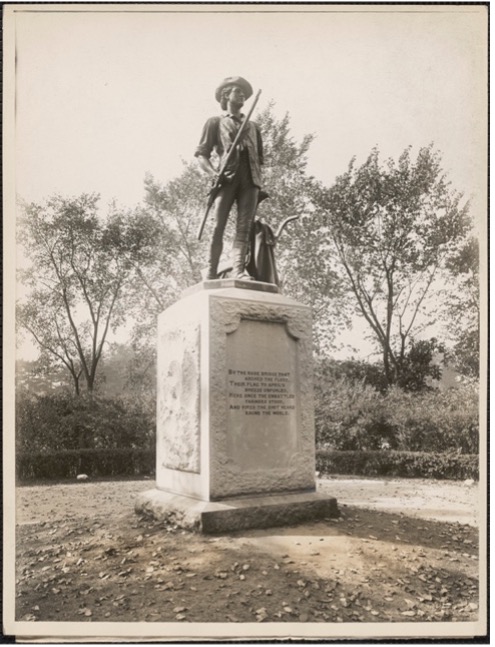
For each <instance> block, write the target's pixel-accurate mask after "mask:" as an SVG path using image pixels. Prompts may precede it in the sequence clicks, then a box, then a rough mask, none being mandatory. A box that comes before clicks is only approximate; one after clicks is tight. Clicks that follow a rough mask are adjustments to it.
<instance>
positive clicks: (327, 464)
mask: <svg viewBox="0 0 495 647" xmlns="http://www.w3.org/2000/svg"><path fill="white" fill-rule="evenodd" d="M316 467H317V470H319V471H320V472H321V473H322V474H324V475H327V476H328V475H331V474H356V475H359V476H396V477H403V478H406V477H408V478H433V479H454V480H461V479H467V478H472V479H478V478H479V464H478V456H477V455H473V454H454V453H451V454H446V453H442V454H436V453H432V452H402V451H393V450H389V451H367V452H366V451H357V452H355V451H332V450H328V449H319V450H317V452H316Z"/></svg>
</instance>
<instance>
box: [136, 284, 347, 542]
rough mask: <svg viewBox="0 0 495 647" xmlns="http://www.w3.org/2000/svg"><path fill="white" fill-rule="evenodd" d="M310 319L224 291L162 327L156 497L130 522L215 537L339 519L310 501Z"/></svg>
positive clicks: (193, 293) (193, 297) (319, 499)
mask: <svg viewBox="0 0 495 647" xmlns="http://www.w3.org/2000/svg"><path fill="white" fill-rule="evenodd" d="M311 351H312V348H311V315H310V310H309V308H307V307H306V306H304V305H301V304H300V303H298V302H296V301H294V300H293V299H290V298H288V297H285V296H283V295H281V294H279V293H278V288H277V287H276V286H275V285H271V284H267V283H259V282H256V281H239V280H235V279H224V280H217V281H205V282H203V283H200V284H198V285H197V286H194V287H193V288H191V289H189V290H188V291H186V292H185V293H184V295H183V298H182V299H181V300H180V301H178V302H177V303H175V304H174V305H173V306H171V307H170V308H169V309H168V310H166V311H165V312H163V313H162V314H161V315H160V317H159V321H158V373H157V465H156V485H157V489H155V490H150V491H148V492H144V493H142V494H141V495H140V496H139V497H138V500H137V502H136V511H137V512H139V513H141V514H148V515H152V516H153V517H155V518H157V519H161V520H169V521H172V522H174V523H175V524H177V525H179V526H182V527H186V528H191V529H197V530H201V531H203V532H220V531H229V530H237V529H241V528H254V527H268V526H274V525H285V524H290V523H296V522H300V521H307V520H313V519H318V518H322V517H331V516H336V515H337V514H338V510H337V503H336V500H335V499H333V498H331V497H326V496H321V495H319V494H317V493H316V484H315V441H314V407H313V375H312V360H311Z"/></svg>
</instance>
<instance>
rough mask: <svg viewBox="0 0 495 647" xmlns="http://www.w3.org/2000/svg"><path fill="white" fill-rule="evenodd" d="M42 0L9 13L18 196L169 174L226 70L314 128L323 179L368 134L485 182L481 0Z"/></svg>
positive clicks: (302, 126)
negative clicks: (346, 1) (280, 3)
mask: <svg viewBox="0 0 495 647" xmlns="http://www.w3.org/2000/svg"><path fill="white" fill-rule="evenodd" d="M40 8H41V9H42V11H37V12H36V11H35V12H32V11H31V12H21V13H20V14H19V13H18V14H17V15H16V37H17V38H16V40H17V42H16V48H17V50H16V55H17V75H16V81H17V94H16V101H17V104H16V109H17V120H16V138H17V140H16V141H17V169H16V170H17V181H16V185H17V186H16V190H17V192H18V194H19V195H20V196H21V197H23V198H24V199H26V200H39V199H42V198H44V197H46V196H48V195H49V194H50V193H53V192H61V193H64V194H77V193H80V192H83V191H96V192H98V193H101V194H102V197H103V199H104V201H108V200H110V199H112V198H115V199H116V200H117V201H118V202H119V203H121V204H124V205H126V206H132V205H133V204H135V203H137V202H139V201H140V200H141V199H142V197H143V179H144V175H145V173H146V172H147V171H149V172H151V173H152V174H153V175H154V176H155V177H156V178H157V179H159V180H162V181H167V180H169V179H171V178H172V177H174V176H175V175H177V174H179V173H180V170H181V159H185V160H190V159H192V156H193V152H194V148H195V146H196V144H197V142H198V139H199V135H200V131H201V128H202V126H203V122H204V121H205V119H206V118H207V117H209V116H212V115H213V114H217V113H218V112H219V105H218V104H217V103H216V101H215V99H214V89H215V87H216V86H217V85H218V83H219V81H220V80H221V79H223V78H224V77H225V76H230V75H241V76H244V77H245V78H247V79H248V80H249V81H250V82H251V84H252V85H253V88H254V89H255V90H257V89H260V88H261V89H262V96H261V99H260V103H259V109H262V108H263V107H264V106H265V105H266V104H267V102H268V101H270V100H273V101H274V102H275V104H276V112H277V114H279V115H280V116H282V115H283V114H284V113H285V112H286V111H288V112H289V113H290V115H291V118H292V131H293V133H294V135H295V137H296V138H301V137H302V136H303V135H304V134H306V133H314V134H315V135H316V140H315V142H314V144H313V146H312V148H311V149H310V154H309V170H310V172H311V173H312V174H314V175H315V176H316V177H318V178H319V179H321V180H323V181H325V182H327V183H331V182H333V180H334V179H335V177H336V175H338V174H340V173H342V172H344V171H345V169H346V166H347V164H348V162H349V160H350V158H351V157H352V156H353V155H356V156H357V157H358V160H362V161H364V159H365V157H366V155H367V154H368V153H369V151H370V150H371V148H372V147H373V146H375V145H378V146H379V148H380V150H381V151H382V152H383V154H384V155H386V156H388V155H392V156H398V155H399V154H400V152H401V151H402V150H403V149H404V148H405V147H406V146H407V145H409V144H412V145H413V146H414V147H415V150H417V148H418V147H419V146H422V145H427V144H429V143H430V142H432V141H433V142H434V143H435V145H436V146H437V147H438V148H439V149H440V150H441V151H442V153H443V155H444V161H445V168H446V170H447V171H448V172H449V175H450V177H451V178H452V180H453V182H454V184H455V186H456V188H458V189H460V190H462V191H465V192H466V193H467V194H469V195H471V194H473V196H476V194H477V193H478V192H479V191H481V190H482V188H483V183H484V181H485V172H486V171H485V167H484V164H485V152H486V149H485V140H486V129H485V128H486V125H485V123H484V122H485V121H486V83H487V82H486V44H485V41H486V38H485V26H484V24H485V23H484V20H485V19H484V13H485V9H486V8H484V7H476V6H471V7H469V6H464V7H454V6H436V7H435V6H433V7H426V6H425V7H421V6H411V7H409V10H408V11H404V8H402V10H399V9H398V8H397V7H391V6H390V7H387V6H385V7H384V6H381V7H374V8H373V7H371V8H366V7H359V6H357V5H347V6H343V7H340V8H339V7H336V6H318V5H316V6H312V7H310V8H308V7H306V8H305V10H304V11H302V12H301V11H297V10H296V8H295V7H286V8H284V11H281V8H280V7H273V6H267V7H265V9H266V10H256V11H253V10H252V9H253V8H252V7H248V6H240V5H239V6H237V7H234V10H233V11H232V10H230V11H228V10H227V8H226V7H223V8H220V10H218V8H217V9H215V8H214V7H203V8H202V11H201V12H200V13H198V11H197V8H196V9H195V8H194V7H193V6H191V5H189V6H182V7H177V9H176V10H175V11H172V7H165V6H163V5H162V6H160V5H154V6H151V7H148V8H151V9H152V11H145V8H144V7H143V6H142V5H141V6H139V5H130V6H128V7H127V11H126V12H124V11H112V7H111V6H109V5H107V6H106V7H103V6H99V7H97V8H98V9H99V11H95V10H93V11H81V8H79V11H74V10H71V9H73V8H74V5H72V6H71V5H64V7H63V9H62V8H60V7H59V8H58V10H57V11H53V12H48V11H46V10H43V9H44V8H43V7H40ZM75 8H76V9H77V6H76V7H75ZM102 8H106V11H102ZM131 9H137V10H138V11H131ZM167 9H168V10H167Z"/></svg>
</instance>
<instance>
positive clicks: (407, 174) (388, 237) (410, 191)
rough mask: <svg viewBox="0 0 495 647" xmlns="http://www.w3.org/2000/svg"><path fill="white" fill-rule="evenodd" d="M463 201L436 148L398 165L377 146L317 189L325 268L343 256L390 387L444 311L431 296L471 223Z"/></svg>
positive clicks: (350, 291)
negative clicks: (384, 157) (413, 348)
mask: <svg viewBox="0 0 495 647" xmlns="http://www.w3.org/2000/svg"><path fill="white" fill-rule="evenodd" d="M461 201H462V196H461V195H460V194H459V193H457V192H456V191H454V190H452V189H451V187H450V184H449V183H448V182H447V180H446V178H445V176H444V174H443V173H442V169H441V157H440V154H439V153H438V152H437V151H434V150H433V147H432V146H431V145H430V146H428V147H425V148H421V149H420V150H419V153H418V156H417V158H416V160H412V159H411V149H410V147H409V148H407V149H406V150H405V151H404V152H403V153H402V155H401V156H400V158H399V160H398V162H397V163H396V162H394V160H392V159H389V160H387V161H386V162H385V163H381V162H380V159H379V152H378V149H376V148H375V149H373V150H372V152H371V154H370V155H369V157H368V159H367V160H366V162H365V163H364V164H363V165H362V166H360V167H357V166H356V162H355V159H353V160H351V163H350V164H349V167H348V170H347V172H346V173H344V174H343V175H341V176H339V177H338V178H337V180H336V182H335V184H334V185H333V186H331V187H330V188H324V187H322V186H321V185H318V186H316V187H315V189H314V202H315V205H316V214H315V219H314V222H315V232H316V234H317V235H318V236H319V238H320V240H321V241H322V243H321V247H320V249H319V255H318V261H319V263H320V264H321V265H322V266H323V267H324V266H325V265H329V261H328V259H329V258H330V256H331V255H332V253H333V256H334V257H336V258H337V259H338V261H339V264H340V266H341V268H342V270H343V276H344V280H345V285H346V289H347V292H348V294H349V295H351V296H352V299H353V302H354V307H355V310H356V312H357V314H359V315H360V316H362V317H364V318H365V320H366V322H367V323H368V325H369V327H370V329H371V331H372V335H373V338H374V340H375V341H376V343H377V344H378V347H379V348H380V351H381V355H382V361H383V366H384V372H385V376H386V380H387V383H388V384H389V385H390V384H394V383H397V382H400V381H401V375H403V374H404V373H405V372H406V371H407V370H408V353H409V352H410V351H411V342H412V341H413V340H414V338H415V337H416V336H417V335H418V333H419V332H420V331H423V330H424V329H426V327H427V325H428V324H431V323H432V322H433V320H434V316H433V315H434V312H435V311H436V310H438V309H439V308H438V304H433V307H432V299H431V298H430V299H429V297H434V296H435V295H436V296H438V295H439V294H440V290H441V287H442V285H443V282H444V280H445V276H446V273H447V262H448V259H449V258H450V257H451V256H452V254H453V253H454V252H455V250H457V249H459V247H460V246H461V245H462V244H463V243H464V242H465V239H466V235H467V233H468V231H469V228H470V223H469V218H468V205H467V204H464V205H462V204H461ZM322 250H323V251H322ZM429 309H430V310H429ZM409 363H410V362H409Z"/></svg>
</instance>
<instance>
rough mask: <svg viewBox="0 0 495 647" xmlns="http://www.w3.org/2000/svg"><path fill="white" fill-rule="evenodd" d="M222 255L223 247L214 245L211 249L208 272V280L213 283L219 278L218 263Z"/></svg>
mask: <svg viewBox="0 0 495 647" xmlns="http://www.w3.org/2000/svg"><path fill="white" fill-rule="evenodd" d="M221 254H222V246H221V244H220V245H219V244H218V243H217V244H215V243H212V245H211V249H210V258H209V260H208V269H207V272H206V280H207V281H212V280H214V279H216V278H218V263H219V261H220V256H221Z"/></svg>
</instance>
